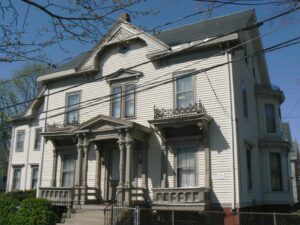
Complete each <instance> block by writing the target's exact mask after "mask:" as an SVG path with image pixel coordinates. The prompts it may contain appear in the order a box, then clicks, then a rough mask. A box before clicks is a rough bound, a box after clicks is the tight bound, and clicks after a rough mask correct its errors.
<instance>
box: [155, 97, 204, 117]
mask: <svg viewBox="0 0 300 225" xmlns="http://www.w3.org/2000/svg"><path fill="white" fill-rule="evenodd" d="M198 114H203V115H205V114H206V110H205V108H204V106H203V104H202V103H201V102H200V101H199V102H198V103H195V104H193V105H190V106H188V107H185V108H176V109H166V108H158V107H156V106H154V119H164V118H172V117H180V116H188V115H198Z"/></svg>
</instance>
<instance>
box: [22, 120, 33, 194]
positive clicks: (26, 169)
mask: <svg viewBox="0 0 300 225" xmlns="http://www.w3.org/2000/svg"><path fill="white" fill-rule="evenodd" d="M31 125H32V122H31V123H30V124H29V137H28V138H29V141H28V145H27V146H28V147H27V154H26V164H25V166H26V167H25V182H24V190H26V184H27V177H28V176H27V175H28V167H29V165H28V159H29V151H30V143H31V128H32V126H31ZM30 188H31V187H30ZM30 188H29V189H30Z"/></svg>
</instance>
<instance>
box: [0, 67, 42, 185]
mask: <svg viewBox="0 0 300 225" xmlns="http://www.w3.org/2000/svg"><path fill="white" fill-rule="evenodd" d="M47 68H48V66H47V65H45V64H40V63H28V64H25V65H24V66H23V67H22V68H21V69H18V70H15V71H14V73H13V77H12V80H9V81H8V80H1V79H0V108H4V107H6V106H8V105H15V106H14V107H11V108H7V109H5V110H2V111H0V178H1V177H5V176H6V174H7V164H8V156H9V147H10V144H11V143H10V141H11V123H9V119H10V118H11V116H12V115H16V114H18V113H22V112H24V111H25V110H26V109H27V107H28V105H29V104H30V102H28V103H27V104H24V105H23V104H22V105H18V104H16V103H18V102H24V101H28V100H30V99H32V98H34V97H35V96H36V95H37V92H38V84H37V82H36V78H37V76H39V75H41V74H43V73H44V71H45V70H46V69H47ZM0 189H1V187H0Z"/></svg>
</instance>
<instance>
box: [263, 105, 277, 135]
mask: <svg viewBox="0 0 300 225" xmlns="http://www.w3.org/2000/svg"><path fill="white" fill-rule="evenodd" d="M265 120H266V129H267V133H276V120H275V109H274V105H273V104H265Z"/></svg>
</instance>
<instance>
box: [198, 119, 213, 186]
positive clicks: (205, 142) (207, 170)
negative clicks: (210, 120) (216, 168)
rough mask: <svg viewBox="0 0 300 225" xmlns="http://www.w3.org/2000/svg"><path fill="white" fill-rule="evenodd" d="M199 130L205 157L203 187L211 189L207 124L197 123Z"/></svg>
mask: <svg viewBox="0 0 300 225" xmlns="http://www.w3.org/2000/svg"><path fill="white" fill-rule="evenodd" d="M198 126H199V129H200V130H203V148H204V155H205V187H207V188H210V187H211V162H210V150H209V130H208V124H207V123H198Z"/></svg>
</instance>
